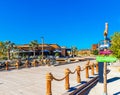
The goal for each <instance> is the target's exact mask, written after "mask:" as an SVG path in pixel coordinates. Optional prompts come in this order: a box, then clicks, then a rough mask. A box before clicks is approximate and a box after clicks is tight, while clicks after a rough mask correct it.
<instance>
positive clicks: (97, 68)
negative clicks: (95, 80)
mask: <svg viewBox="0 0 120 95" xmlns="http://www.w3.org/2000/svg"><path fill="white" fill-rule="evenodd" d="M95 66H96V72H97V73H98V70H99V67H98V62H97V63H96V64H95Z"/></svg>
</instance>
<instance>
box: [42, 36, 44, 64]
mask: <svg viewBox="0 0 120 95" xmlns="http://www.w3.org/2000/svg"><path fill="white" fill-rule="evenodd" d="M41 40H42V62H43V56H44V52H43V50H44V37H41Z"/></svg>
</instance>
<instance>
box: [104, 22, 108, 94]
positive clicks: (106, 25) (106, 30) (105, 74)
mask: <svg viewBox="0 0 120 95" xmlns="http://www.w3.org/2000/svg"><path fill="white" fill-rule="evenodd" d="M107 35H108V23H105V32H104V36H105V38H104V45H105V44H106V39H107ZM106 50H107V49H104V51H106ZM104 95H107V63H106V62H104Z"/></svg>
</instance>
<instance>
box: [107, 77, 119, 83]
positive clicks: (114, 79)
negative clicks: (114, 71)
mask: <svg viewBox="0 0 120 95" xmlns="http://www.w3.org/2000/svg"><path fill="white" fill-rule="evenodd" d="M119 79H120V77H113V78H110V79H108V80H107V83H110V82H114V81H117V80H119Z"/></svg>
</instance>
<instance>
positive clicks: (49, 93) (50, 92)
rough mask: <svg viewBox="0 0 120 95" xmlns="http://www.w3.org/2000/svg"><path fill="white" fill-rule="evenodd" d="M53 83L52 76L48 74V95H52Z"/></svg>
mask: <svg viewBox="0 0 120 95" xmlns="http://www.w3.org/2000/svg"><path fill="white" fill-rule="evenodd" d="M51 81H52V74H51V73H47V74H46V95H52V91H51Z"/></svg>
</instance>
